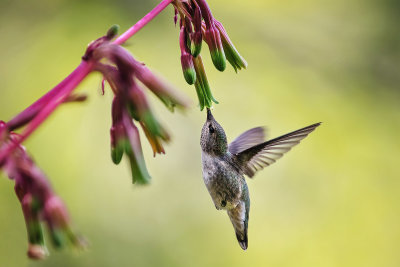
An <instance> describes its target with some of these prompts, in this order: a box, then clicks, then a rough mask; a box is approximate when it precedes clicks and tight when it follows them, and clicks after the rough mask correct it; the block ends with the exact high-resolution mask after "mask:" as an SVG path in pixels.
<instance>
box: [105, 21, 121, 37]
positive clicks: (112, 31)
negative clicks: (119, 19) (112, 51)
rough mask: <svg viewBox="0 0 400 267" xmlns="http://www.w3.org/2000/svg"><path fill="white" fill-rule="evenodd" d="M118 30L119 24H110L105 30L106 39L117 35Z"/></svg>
mask: <svg viewBox="0 0 400 267" xmlns="http://www.w3.org/2000/svg"><path fill="white" fill-rule="evenodd" d="M118 30H119V25H117V24H114V25H112V26H111V28H110V29H108V31H107V34H106V36H107V39H109V40H111V39H113V38H114V37H115V36H117V34H118Z"/></svg>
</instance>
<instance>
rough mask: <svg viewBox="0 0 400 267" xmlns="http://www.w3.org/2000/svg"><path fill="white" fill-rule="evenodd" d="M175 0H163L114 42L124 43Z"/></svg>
mask: <svg viewBox="0 0 400 267" xmlns="http://www.w3.org/2000/svg"><path fill="white" fill-rule="evenodd" d="M173 1H174V0H163V1H161V3H159V4H158V5H157V6H156V7H155V8H154V9H153V10H152V11H150V12H149V13H147V14H146V15H145V16H144V17H143V18H142V19H141V20H139V21H138V22H136V24H135V25H133V26H132V27H131V28H129V29H128V30H127V31H126V32H124V33H123V34H121V35H120V36H119V37H118V38H117V39H116V40H115V41H114V44H119V45H120V44H123V43H125V42H126V40H128V39H129V38H131V37H132V36H133V35H134V34H136V33H137V32H138V31H140V30H141V29H142V28H143V27H144V26H146V24H147V23H149V22H150V21H151V20H152V19H154V18H155V17H156V16H157V15H158V14H160V12H161V11H163V10H164V9H165V8H166V7H167V6H168V5H169V4H171V3H172V2H173Z"/></svg>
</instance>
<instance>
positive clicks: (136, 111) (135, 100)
mask: <svg viewBox="0 0 400 267" xmlns="http://www.w3.org/2000/svg"><path fill="white" fill-rule="evenodd" d="M83 58H85V60H88V61H90V62H92V63H93V64H94V68H95V70H97V71H99V72H100V73H102V75H103V76H104V79H105V80H106V81H107V82H108V84H109V85H110V87H111V89H112V91H113V93H114V95H115V98H114V101H113V106H112V118H113V120H112V121H113V123H112V126H111V129H110V136H111V158H112V160H113V162H114V163H115V164H119V162H120V161H121V159H122V156H123V154H124V153H125V154H126V155H127V156H128V157H129V162H130V165H131V170H132V180H133V182H134V183H135V182H138V183H139V184H146V183H148V182H149V181H150V175H149V173H148V171H147V168H146V165H145V161H144V158H143V153H142V149H141V145H140V138H139V134H138V130H137V128H136V126H135V125H134V123H133V121H132V119H134V120H136V121H138V122H139V124H140V125H141V127H142V128H143V131H144V132H145V134H146V137H147V139H148V140H149V143H150V145H151V147H152V149H153V152H154V155H155V154H156V153H165V150H164V148H163V146H162V142H168V141H169V139H170V137H169V134H168V133H167V131H166V130H165V129H164V127H163V126H162V125H161V124H160V123H159V121H158V120H157V119H156V117H155V115H154V113H153V111H152V109H151V108H150V105H149V102H148V100H147V97H146V95H145V93H144V91H143V89H142V88H141V86H140V85H139V82H141V83H142V84H143V85H145V86H146V87H147V88H148V89H149V90H150V91H152V92H153V93H154V94H155V95H156V96H157V97H158V98H159V99H160V100H161V101H162V102H163V103H164V104H165V105H166V106H167V108H169V109H170V110H171V111H172V110H173V109H174V107H181V108H185V107H187V106H188V101H187V100H186V99H185V98H184V97H182V96H181V95H179V94H178V93H177V92H176V91H175V90H174V89H173V88H172V87H171V86H170V85H168V84H167V83H165V82H163V81H162V80H161V79H160V78H158V77H156V76H155V75H154V74H153V73H152V72H151V71H150V70H149V69H148V68H146V67H145V66H144V65H143V64H142V63H140V62H138V61H136V60H135V59H134V58H133V57H132V55H131V54H130V53H129V52H128V51H127V50H126V49H124V48H122V47H121V46H119V45H115V44H112V43H111V42H110V40H109V39H107V38H104V37H101V38H99V39H98V40H96V41H94V42H92V44H91V45H89V47H88V49H87V52H86V53H85V56H84V57H83Z"/></svg>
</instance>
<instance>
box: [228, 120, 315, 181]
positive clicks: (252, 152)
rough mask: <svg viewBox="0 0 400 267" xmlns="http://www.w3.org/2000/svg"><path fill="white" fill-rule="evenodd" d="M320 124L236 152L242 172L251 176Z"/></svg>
mask: <svg viewBox="0 0 400 267" xmlns="http://www.w3.org/2000/svg"><path fill="white" fill-rule="evenodd" d="M320 124H321V123H315V124H313V125H310V126H307V127H304V128H302V129H300V130H297V131H294V132H291V133H288V134H285V135H282V136H280V137H278V138H275V139H271V140H268V141H266V142H264V143H261V144H258V145H255V146H253V147H250V148H248V149H246V150H244V151H242V152H239V153H237V154H236V155H235V157H236V159H237V160H238V162H239V164H240V165H241V166H242V170H243V172H244V174H246V175H247V176H249V177H253V176H254V174H255V173H256V172H257V171H259V170H262V169H263V168H264V167H267V166H269V165H271V164H272V163H274V162H275V161H276V160H277V159H279V158H280V157H282V156H283V154H285V153H286V152H288V151H289V150H290V149H291V148H292V147H294V146H295V145H297V144H298V143H300V141H301V140H302V139H304V138H305V137H306V136H307V135H309V134H310V133H311V132H312V131H314V130H315V128H317V127H318V126H319V125H320Z"/></svg>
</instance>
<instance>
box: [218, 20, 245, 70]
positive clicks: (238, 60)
mask: <svg viewBox="0 0 400 267" xmlns="http://www.w3.org/2000/svg"><path fill="white" fill-rule="evenodd" d="M214 24H215V26H216V27H217V28H218V30H219V33H220V36H221V41H222V46H223V48H224V51H225V56H226V59H227V60H228V61H229V63H230V64H231V65H232V67H233V68H234V69H235V71H236V72H237V70H238V69H239V70H241V69H242V68H244V69H245V68H247V62H246V60H245V59H244V58H243V57H242V56H241V55H240V54H239V52H238V51H237V49H236V47H235V46H234V45H233V43H232V41H231V40H230V39H229V36H228V34H227V33H226V31H225V29H224V26H223V25H222V23H221V22H219V21H217V20H214Z"/></svg>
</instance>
